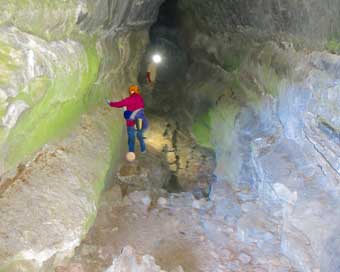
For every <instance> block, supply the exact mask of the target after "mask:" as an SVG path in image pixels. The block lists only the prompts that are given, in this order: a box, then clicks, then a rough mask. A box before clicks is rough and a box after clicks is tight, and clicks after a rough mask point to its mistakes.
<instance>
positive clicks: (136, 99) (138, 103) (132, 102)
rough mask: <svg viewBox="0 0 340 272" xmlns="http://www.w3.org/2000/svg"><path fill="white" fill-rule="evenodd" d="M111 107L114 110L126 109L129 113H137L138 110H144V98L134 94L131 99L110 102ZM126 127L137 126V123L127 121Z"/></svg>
mask: <svg viewBox="0 0 340 272" xmlns="http://www.w3.org/2000/svg"><path fill="white" fill-rule="evenodd" d="M110 106H111V107H112V108H122V107H126V110H128V111H135V110H138V109H143V108H144V100H143V97H142V96H141V95H139V94H136V93H134V94H132V95H130V96H129V97H127V98H125V99H122V100H120V101H117V102H110ZM126 125H127V126H128V127H132V126H134V125H135V121H133V120H126Z"/></svg>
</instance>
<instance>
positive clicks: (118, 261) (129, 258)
mask: <svg viewBox="0 0 340 272" xmlns="http://www.w3.org/2000/svg"><path fill="white" fill-rule="evenodd" d="M135 254H136V253H135V251H134V249H133V248H131V247H129V246H127V247H125V248H124V249H123V250H122V254H121V255H120V256H119V257H117V258H115V259H114V260H113V263H112V266H111V267H110V268H108V269H107V270H106V271H105V272H124V271H135V272H166V271H164V270H161V268H160V267H159V266H158V265H156V263H155V259H154V258H153V257H152V256H149V255H144V256H141V257H139V256H138V259H140V261H137V256H136V255H135ZM171 272H183V269H182V268H181V267H178V268H177V269H173V270H171Z"/></svg>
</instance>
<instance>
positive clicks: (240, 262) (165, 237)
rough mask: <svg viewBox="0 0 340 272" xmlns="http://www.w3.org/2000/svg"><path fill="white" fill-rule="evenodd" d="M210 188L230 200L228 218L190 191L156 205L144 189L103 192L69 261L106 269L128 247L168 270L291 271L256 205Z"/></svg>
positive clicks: (272, 225) (274, 228)
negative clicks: (90, 223)
mask: <svg viewBox="0 0 340 272" xmlns="http://www.w3.org/2000/svg"><path fill="white" fill-rule="evenodd" d="M214 188H215V189H216V190H217V191H218V192H216V194H217V195H218V194H222V193H223V194H228V195H229V196H231V199H233V201H231V202H230V203H229V209H230V217H229V218H219V216H218V209H219V208H221V207H218V205H216V203H215V202H214V201H207V200H205V199H201V200H196V199H195V198H194V197H193V195H192V194H191V193H180V194H170V195H169V196H168V198H167V199H166V201H164V199H165V198H161V200H159V201H157V200H156V199H152V197H150V193H149V192H147V191H144V192H135V193H131V194H129V195H126V196H125V197H123V196H122V193H121V189H120V187H119V186H117V185H116V186H113V187H112V188H110V189H109V190H107V191H106V192H105V194H104V196H103V198H102V200H101V203H100V207H99V210H98V216H97V219H96V222H95V225H94V226H93V228H92V229H91V230H90V232H89V233H88V235H87V237H86V238H85V240H84V241H83V242H82V244H81V246H80V247H79V248H77V250H76V255H75V257H74V258H73V260H72V262H73V263H79V264H81V265H82V267H83V269H84V271H89V272H90V271H92V272H96V271H98V272H99V271H105V269H107V268H108V267H109V266H110V265H111V264H112V259H113V256H117V255H119V254H120V253H121V250H122V249H123V248H124V247H125V246H127V245H130V246H132V247H133V248H134V249H135V250H136V253H137V254H139V255H145V254H148V255H152V256H154V257H155V260H156V263H157V264H158V265H160V266H161V267H162V268H163V269H165V270H167V271H171V270H172V269H175V268H176V267H177V266H179V265H181V266H182V268H183V269H184V271H210V272H211V271H258V272H260V271H287V272H288V271H294V270H293V269H292V268H291V266H290V264H289V262H288V261H287V259H286V258H284V257H283V256H280V253H279V252H280V241H279V239H278V237H276V235H277V233H276V231H277V230H278V228H277V225H276V224H275V222H273V221H272V220H270V219H269V218H268V217H267V216H266V214H265V213H264V211H263V210H261V209H260V207H257V205H256V203H254V202H252V201H245V202H243V203H242V202H240V201H238V200H237V198H234V197H232V195H234V194H235V195H236V192H233V191H232V190H231V189H230V188H228V187H226V186H223V184H216V185H215V186H214ZM238 193H240V192H238ZM149 199H151V200H153V201H151V203H149V202H150V201H149ZM247 212H249V217H248V220H241V221H242V225H237V224H236V222H235V218H236V217H235V216H236V214H237V213H240V214H239V216H241V213H242V214H243V216H242V217H243V218H246V217H245V216H244V215H245V214H247ZM233 213H234V215H233ZM249 232H252V234H250V233H249ZM244 236H252V237H253V238H254V240H253V241H250V240H251V239H249V237H248V238H245V237H244ZM255 236H257V237H255ZM245 240H246V241H245Z"/></svg>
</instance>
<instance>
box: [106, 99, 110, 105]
mask: <svg viewBox="0 0 340 272" xmlns="http://www.w3.org/2000/svg"><path fill="white" fill-rule="evenodd" d="M105 102H106V104H108V105H109V106H110V100H109V99H107V98H105Z"/></svg>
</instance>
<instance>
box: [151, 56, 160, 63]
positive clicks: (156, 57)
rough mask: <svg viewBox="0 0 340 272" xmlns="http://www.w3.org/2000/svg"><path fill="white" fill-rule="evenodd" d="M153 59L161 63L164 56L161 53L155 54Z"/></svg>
mask: <svg viewBox="0 0 340 272" xmlns="http://www.w3.org/2000/svg"><path fill="white" fill-rule="evenodd" d="M152 61H153V62H154V63H156V64H159V63H161V62H162V57H161V55H159V54H155V55H153V56H152Z"/></svg>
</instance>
